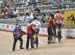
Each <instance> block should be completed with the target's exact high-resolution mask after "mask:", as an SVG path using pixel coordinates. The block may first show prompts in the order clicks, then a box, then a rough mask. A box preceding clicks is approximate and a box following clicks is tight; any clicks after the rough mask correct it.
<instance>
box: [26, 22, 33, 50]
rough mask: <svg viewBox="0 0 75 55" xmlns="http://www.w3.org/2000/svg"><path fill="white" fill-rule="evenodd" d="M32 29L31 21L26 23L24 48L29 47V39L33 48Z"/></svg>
mask: <svg viewBox="0 0 75 55" xmlns="http://www.w3.org/2000/svg"><path fill="white" fill-rule="evenodd" d="M32 32H33V29H32V25H31V21H29V23H28V24H27V42H26V49H28V48H29V40H30V41H31V48H34V45H33V35H32Z"/></svg>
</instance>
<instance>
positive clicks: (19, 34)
mask: <svg viewBox="0 0 75 55" xmlns="http://www.w3.org/2000/svg"><path fill="white" fill-rule="evenodd" d="M24 34H25V32H23V31H22V30H21V26H20V25H18V24H16V27H15V29H14V31H13V36H14V42H13V48H12V51H15V46H16V42H17V40H19V41H20V49H24V48H23V39H22V36H23V35H24Z"/></svg>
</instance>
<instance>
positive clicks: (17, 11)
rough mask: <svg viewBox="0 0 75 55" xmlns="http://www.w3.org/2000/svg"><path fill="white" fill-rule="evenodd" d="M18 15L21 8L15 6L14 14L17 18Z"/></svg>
mask: <svg viewBox="0 0 75 55" xmlns="http://www.w3.org/2000/svg"><path fill="white" fill-rule="evenodd" d="M18 15H19V10H18V9H16V8H14V10H13V16H14V17H15V18H16V17H18Z"/></svg>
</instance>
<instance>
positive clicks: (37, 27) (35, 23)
mask: <svg viewBox="0 0 75 55" xmlns="http://www.w3.org/2000/svg"><path fill="white" fill-rule="evenodd" d="M31 25H32V28H33V36H34V39H35V41H34V43H36V47H38V34H39V30H40V27H41V22H40V21H39V20H38V19H37V18H36V17H35V18H34V20H33V21H32V22H31Z"/></svg>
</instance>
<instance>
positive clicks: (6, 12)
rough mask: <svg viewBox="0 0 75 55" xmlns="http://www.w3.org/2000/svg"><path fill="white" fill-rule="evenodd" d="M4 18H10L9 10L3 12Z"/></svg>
mask: <svg viewBox="0 0 75 55" xmlns="http://www.w3.org/2000/svg"><path fill="white" fill-rule="evenodd" d="M2 12H3V18H5V19H6V18H8V16H9V12H8V10H7V9H4V10H3V11H2Z"/></svg>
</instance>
